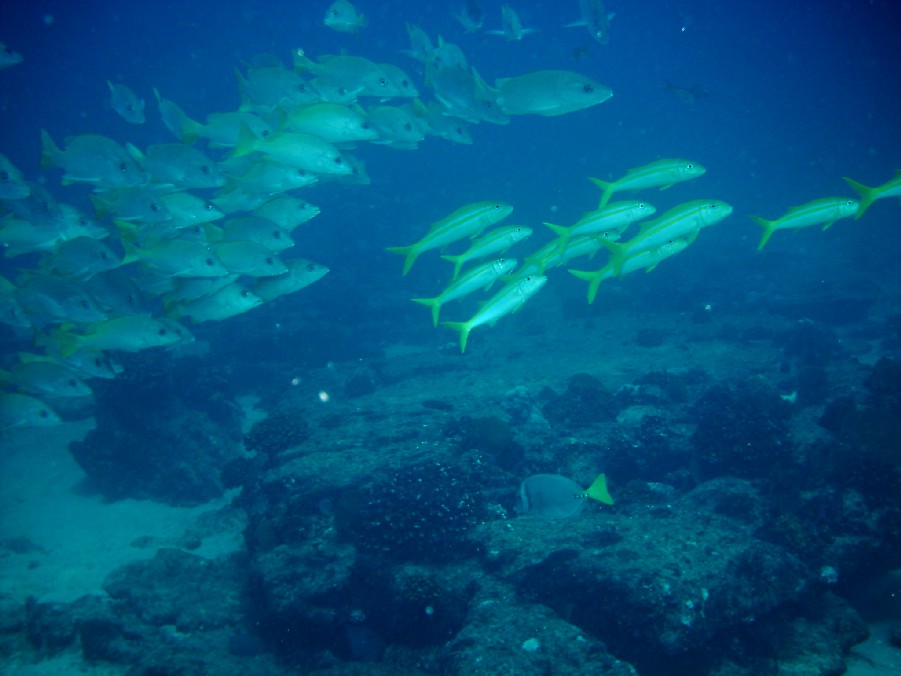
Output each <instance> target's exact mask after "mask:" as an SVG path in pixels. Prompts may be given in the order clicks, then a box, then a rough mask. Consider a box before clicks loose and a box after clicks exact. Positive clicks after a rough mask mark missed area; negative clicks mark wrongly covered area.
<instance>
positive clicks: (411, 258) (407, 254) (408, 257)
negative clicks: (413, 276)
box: [386, 244, 419, 275]
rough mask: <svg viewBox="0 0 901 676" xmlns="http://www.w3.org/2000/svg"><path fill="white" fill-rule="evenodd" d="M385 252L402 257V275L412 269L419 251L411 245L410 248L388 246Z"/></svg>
mask: <svg viewBox="0 0 901 676" xmlns="http://www.w3.org/2000/svg"><path fill="white" fill-rule="evenodd" d="M386 251H390V252H391V253H396V254H398V255H399V256H403V257H404V275H406V274H407V273H408V272H410V268H412V267H413V263H415V262H416V259H417V257H418V256H419V250H418V249H417V248H416V247H415V246H414V245H412V244H411V245H410V246H389V247H387V248H386Z"/></svg>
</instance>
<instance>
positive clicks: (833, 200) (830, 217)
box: [750, 197, 860, 251]
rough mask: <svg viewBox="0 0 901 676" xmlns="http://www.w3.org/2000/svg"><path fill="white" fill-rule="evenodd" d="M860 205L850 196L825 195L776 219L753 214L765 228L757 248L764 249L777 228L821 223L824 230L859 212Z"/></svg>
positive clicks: (806, 226)
mask: <svg viewBox="0 0 901 676" xmlns="http://www.w3.org/2000/svg"><path fill="white" fill-rule="evenodd" d="M859 207H860V202H858V201H857V200H854V199H850V198H848V197H824V198H822V199H818V200H813V201H812V202H807V203H806V204H801V205H799V206H796V207H792V208H791V209H789V210H788V211H786V212H785V214H784V215H783V216H781V217H779V218H777V219H776V220H774V221H768V220H766V219H765V218H760V217H759V216H751V217H750V218H751V220H752V221H754V222H755V223H756V224H757V225H759V226H760V227H761V228H763V237H761V238H760V244H759V245H757V250H758V251H759V250H760V249H762V248H763V247H764V245H765V244H766V243H767V242H768V241H769V239H770V237H772V236H773V233H774V232H776V231H777V230H797V229H800V228H809V227H810V226H812V225H820V224H822V225H823V230H827V229H828V228H829V226H830V225H832V224H833V223H835V222H836V221H837V220H838V219H840V218H848V217H849V216H853V215H854V214H856V213H858V208H859Z"/></svg>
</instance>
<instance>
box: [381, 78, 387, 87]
mask: <svg viewBox="0 0 901 676" xmlns="http://www.w3.org/2000/svg"><path fill="white" fill-rule="evenodd" d="M387 86H388V80H386V79H385V78H383V77H380V78H379V87H387Z"/></svg>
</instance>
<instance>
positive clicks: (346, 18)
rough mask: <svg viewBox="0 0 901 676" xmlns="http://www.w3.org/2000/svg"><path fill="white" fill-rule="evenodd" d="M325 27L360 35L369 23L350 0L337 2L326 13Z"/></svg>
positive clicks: (337, 0)
mask: <svg viewBox="0 0 901 676" xmlns="http://www.w3.org/2000/svg"><path fill="white" fill-rule="evenodd" d="M322 23H323V25H325V26H328V27H329V28H331V29H332V30H335V31H338V32H339V33H359V32H360V30H361V29H363V28H366V26H368V25H369V22H368V21H367V20H366V17H365V16H363V15H362V14H360V13H359V12H358V11H357V9H356V7H354V6H353V5H352V4H351V3H350V2H349V1H348V0H335V2H333V3H332V4H331V5H329V8H328V10H326V12H325V18H324V19H323V20H322Z"/></svg>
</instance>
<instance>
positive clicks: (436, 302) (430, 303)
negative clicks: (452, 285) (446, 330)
mask: <svg viewBox="0 0 901 676" xmlns="http://www.w3.org/2000/svg"><path fill="white" fill-rule="evenodd" d="M411 300H412V301H413V302H414V303H419V304H420V305H425V306H426V307H428V308H431V309H432V325H433V326H438V315H439V314H440V313H441V299H440V298H412V299H411Z"/></svg>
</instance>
